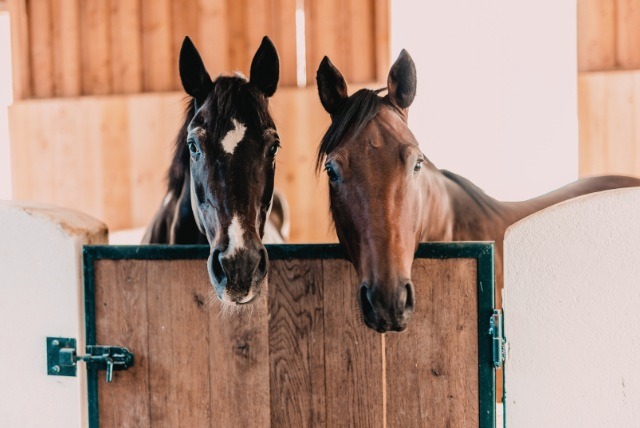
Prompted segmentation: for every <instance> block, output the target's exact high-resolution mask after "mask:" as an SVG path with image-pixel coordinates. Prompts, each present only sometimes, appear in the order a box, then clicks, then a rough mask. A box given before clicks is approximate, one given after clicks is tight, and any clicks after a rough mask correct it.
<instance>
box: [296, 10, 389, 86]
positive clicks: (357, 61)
mask: <svg viewBox="0 0 640 428" xmlns="http://www.w3.org/2000/svg"><path fill="white" fill-rule="evenodd" d="M388 7H389V6H388V2H387V3H386V4H383V2H376V0H348V1H340V0H328V1H326V0H309V1H306V2H305V14H306V49H307V58H306V61H307V81H308V82H315V75H316V70H317V69H318V65H320V61H322V58H323V57H324V56H325V55H327V56H328V57H329V59H331V62H333V64H334V65H336V66H337V67H338V69H339V70H340V71H341V72H342V74H343V76H344V77H345V79H346V80H347V83H364V82H371V81H374V80H376V79H385V80H386V76H387V73H388V72H389V68H388V67H389V44H388V31H389V15H388V13H389V10H388ZM385 35H387V37H385ZM379 37H380V38H384V39H385V40H386V43H382V44H381V45H375V43H376V41H377V40H378V38H379ZM380 73H382V75H380Z"/></svg>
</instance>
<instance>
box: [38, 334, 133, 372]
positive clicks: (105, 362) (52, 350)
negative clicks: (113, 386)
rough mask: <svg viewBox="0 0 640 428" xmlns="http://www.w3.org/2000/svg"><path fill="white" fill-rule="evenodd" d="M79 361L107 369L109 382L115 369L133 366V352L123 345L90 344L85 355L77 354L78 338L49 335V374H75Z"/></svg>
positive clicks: (96, 367) (100, 368)
mask: <svg viewBox="0 0 640 428" xmlns="http://www.w3.org/2000/svg"><path fill="white" fill-rule="evenodd" d="M78 361H84V362H85V363H86V364H87V366H92V367H93V368H95V369H96V370H106V371H107V382H111V380H112V379H113V371H114V370H127V369H128V368H129V367H132V366H133V354H132V353H131V352H130V351H129V350H128V349H127V348H124V347H122V346H102V345H88V346H87V347H86V354H85V355H77V354H76V340H75V339H71V338H67V337H47V374H48V375H50V376H75V375H76V369H77V363H78Z"/></svg>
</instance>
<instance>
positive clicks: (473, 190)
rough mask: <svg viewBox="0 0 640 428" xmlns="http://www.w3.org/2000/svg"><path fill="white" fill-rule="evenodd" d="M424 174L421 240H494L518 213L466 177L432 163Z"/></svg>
mask: <svg viewBox="0 0 640 428" xmlns="http://www.w3.org/2000/svg"><path fill="white" fill-rule="evenodd" d="M425 175H426V176H427V177H425V178H423V180H424V183H423V200H424V201H426V202H425V204H426V206H427V207H428V208H427V210H428V211H427V212H426V213H425V215H423V222H424V224H423V228H422V230H423V233H422V235H421V240H422V241H476V240H497V239H499V238H500V237H501V236H502V235H503V234H504V230H505V229H506V228H507V227H508V226H509V224H511V223H512V222H513V221H515V220H514V218H515V217H516V216H517V213H516V212H515V211H514V210H513V209H512V208H511V207H510V206H508V204H505V203H502V202H499V201H497V200H495V199H493V198H491V197H490V196H488V195H487V194H485V193H484V192H483V191H482V190H481V189H479V188H478V187H477V186H475V185H474V184H473V183H471V182H470V181H469V180H467V179H465V178H463V177H461V176H458V175H456V174H453V173H451V172H448V171H444V170H443V171H441V170H438V169H436V168H435V167H433V168H430V169H429V173H428V174H425Z"/></svg>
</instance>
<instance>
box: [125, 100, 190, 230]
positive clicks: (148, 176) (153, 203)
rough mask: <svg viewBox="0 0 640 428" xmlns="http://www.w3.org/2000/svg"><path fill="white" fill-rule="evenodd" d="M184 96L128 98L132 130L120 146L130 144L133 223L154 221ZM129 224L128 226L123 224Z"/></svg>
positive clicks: (180, 118) (180, 122) (164, 185)
mask: <svg viewBox="0 0 640 428" xmlns="http://www.w3.org/2000/svg"><path fill="white" fill-rule="evenodd" d="M182 99H183V96H182V95H181V94H178V93H171V94H144V95H139V96H136V97H130V98H129V99H128V100H127V105H128V116H129V118H128V121H129V132H128V134H127V137H126V139H125V140H123V141H119V142H116V144H118V145H120V146H121V145H123V144H126V145H127V150H128V158H129V159H130V164H129V165H130V167H129V170H128V174H129V177H128V187H129V188H130V189H131V193H130V197H131V199H130V200H129V201H128V203H127V205H126V206H128V208H129V209H130V210H131V223H130V224H131V225H138V226H143V225H146V224H147V223H149V222H150V221H151V219H152V218H153V215H154V214H155V211H156V209H157V208H158V207H159V206H160V203H161V202H162V199H163V198H164V196H165V192H166V179H165V177H166V174H167V171H168V169H169V166H170V165H171V160H172V155H173V147H174V141H175V137H176V136H177V135H178V130H179V129H180V126H181V125H182V122H183V118H184V102H183V101H182ZM123 227H127V226H123Z"/></svg>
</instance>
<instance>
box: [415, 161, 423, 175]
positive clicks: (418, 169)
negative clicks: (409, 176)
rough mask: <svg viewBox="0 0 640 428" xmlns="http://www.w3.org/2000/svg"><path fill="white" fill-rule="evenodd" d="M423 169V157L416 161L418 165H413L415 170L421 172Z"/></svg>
mask: <svg viewBox="0 0 640 428" xmlns="http://www.w3.org/2000/svg"><path fill="white" fill-rule="evenodd" d="M421 169H422V159H421V160H419V161H418V162H416V166H414V167H413V171H414V172H420V170H421Z"/></svg>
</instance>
